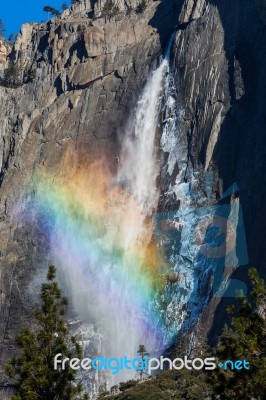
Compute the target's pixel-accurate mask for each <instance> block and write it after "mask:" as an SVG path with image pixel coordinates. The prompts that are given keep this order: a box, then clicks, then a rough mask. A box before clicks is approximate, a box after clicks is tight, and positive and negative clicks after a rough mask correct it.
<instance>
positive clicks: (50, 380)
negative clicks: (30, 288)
mask: <svg viewBox="0 0 266 400" xmlns="http://www.w3.org/2000/svg"><path fill="white" fill-rule="evenodd" d="M55 278H56V269H55V267H54V266H50V267H49V270H48V274H47V282H46V283H44V284H43V285H42V288H41V293H40V299H41V307H40V308H38V309H36V310H35V312H34V315H35V318H36V321H37V326H38V328H37V329H36V330H31V329H30V328H28V327H26V328H23V329H22V330H21V332H20V333H19V335H18V336H17V338H16V342H17V345H18V346H19V348H20V350H21V352H20V355H19V356H18V357H14V358H13V359H12V360H11V362H10V364H9V365H8V366H7V368H6V372H7V373H8V375H9V376H10V377H12V378H13V379H15V380H16V381H17V388H18V390H17V393H16V394H15V395H14V396H13V398H12V400H77V399H80V400H81V399H82V400H85V399H88V396H87V395H82V394H81V393H82V386H81V385H80V384H79V383H78V382H77V376H76V371H75V370H73V369H71V368H70V366H69V364H66V365H65V367H66V368H65V369H64V370H62V369H55V368H54V357H55V355H56V354H58V353H61V354H62V357H68V358H73V357H78V358H81V356H82V354H81V349H80V346H79V345H78V343H77V341H76V339H75V337H72V338H71V340H70V343H69V342H68V327H67V324H66V322H65V320H64V315H65V312H66V306H67V299H66V298H64V297H63V296H62V293H61V290H60V289H59V287H58V284H57V282H56V280H55Z"/></svg>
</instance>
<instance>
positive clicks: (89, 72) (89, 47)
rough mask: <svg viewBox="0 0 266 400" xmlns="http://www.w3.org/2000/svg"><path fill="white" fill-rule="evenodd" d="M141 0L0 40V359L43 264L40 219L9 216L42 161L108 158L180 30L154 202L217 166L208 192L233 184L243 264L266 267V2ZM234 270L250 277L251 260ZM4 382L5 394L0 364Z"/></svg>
mask: <svg viewBox="0 0 266 400" xmlns="http://www.w3.org/2000/svg"><path fill="white" fill-rule="evenodd" d="M138 3H139V2H138V1H137V0H119V1H117V9H116V10H111V11H110V10H106V9H105V8H104V5H105V2H104V0H99V1H88V0H84V1H81V2H80V3H78V4H76V5H74V6H73V7H72V8H71V9H69V10H66V11H65V12H64V13H63V14H62V15H61V16H60V17H58V18H54V19H52V20H51V21H49V22H47V23H42V24H25V25H23V26H22V28H21V32H20V34H19V35H18V37H17V38H16V41H15V44H14V46H13V48H12V49H11V48H10V47H9V45H5V43H3V42H1V41H0V75H1V81H0V110H1V117H0V135H1V136H0V140H1V142H0V143H1V147H0V168H1V169H0V170H1V172H0V193H1V197H0V212H1V217H0V226H1V230H0V235H1V241H0V259H1V267H0V315H1V318H0V359H1V367H3V366H4V365H5V363H6V362H7V360H8V358H9V356H10V354H12V352H14V351H15V347H14V335H15V333H16V332H17V330H18V329H19V328H20V326H21V325H22V324H23V323H24V321H25V320H27V319H28V318H29V317H30V315H31V302H32V296H31V295H30V294H29V283H30V282H32V280H33V279H34V277H36V275H37V276H41V272H40V269H41V268H42V267H43V268H45V267H46V266H47V262H48V261H49V259H47V253H48V244H47V242H46V238H45V237H44V236H41V235H39V232H38V226H37V225H34V223H33V224H32V225H31V227H30V228H29V227H28V226H25V225H23V224H21V223H18V222H17V221H16V219H15V218H14V208H15V206H16V204H17V201H18V200H17V199H18V198H19V196H20V193H21V190H22V187H23V186H24V184H25V182H26V181H27V180H28V179H30V177H31V176H33V173H34V172H35V171H36V170H38V169H40V168H42V169H45V170H47V171H50V173H51V174H53V175H54V176H63V177H64V176H71V174H73V173H74V171H75V170H76V169H78V167H79V164H80V163H81V162H84V159H85V161H86V162H91V161H92V160H96V159H98V158H99V157H102V156H104V157H105V158H106V160H108V164H109V166H110V169H111V170H115V169H116V163H117V157H119V153H120V141H119V139H118V137H117V131H118V129H119V128H120V127H121V126H123V124H124V123H125V117H126V116H127V115H128V113H129V110H130V108H131V106H132V104H134V102H135V101H136V99H137V98H138V95H139V92H140V90H141V89H142V87H143V85H144V83H145V81H146V79H147V77H148V75H149V73H150V71H151V70H152V69H154V68H155V67H156V66H157V65H158V60H159V58H160V56H161V55H162V53H163V51H164V49H165V48H166V46H167V43H168V41H169V38H170V36H171V34H172V33H173V32H174V31H175V30H176V36H175V40H174V45H173V48H172V54H171V64H172V65H171V76H172V78H171V79H172V88H173V87H174V88H175V89H174V92H173V93H172V96H173V97H174V98H175V102H176V105H177V106H176V108H177V109H178V112H177V110H175V113H174V118H175V120H176V137H172V138H171V141H170V140H168V141H167V137H164V138H163V141H162V142H161V143H162V145H161V150H160V154H161V159H162V166H161V172H160V179H159V186H160V191H161V192H160V201H159V210H160V211H162V212H165V211H171V210H176V209H178V207H179V206H180V203H181V205H182V201H183V202H184V201H185V200H184V198H183V197H182V195H178V190H177V189H178V188H177V187H178V185H179V184H180V185H182V184H183V183H185V184H188V185H189V184H190V186H191V185H192V186H191V187H192V188H193V191H194V192H196V193H198V194H199V195H200V196H201V197H202V198H204V196H205V197H206V189H205V187H204V182H205V174H206V172H211V173H212V174H213V186H212V198H213V199H215V198H218V197H220V196H222V195H223V193H224V192H225V191H226V189H227V188H229V187H230V186H231V185H233V184H234V183H235V182H236V183H237V184H238V187H239V190H238V191H237V192H236V193H234V194H232V195H231V197H230V196H229V199H228V198H227V199H226V200H225V203H226V202H227V203H229V202H231V203H233V202H235V201H240V203H241V204H242V207H243V214H244V223H245V231H246V237H247V246H248V255H249V263H250V265H253V266H256V267H257V268H259V269H260V270H261V271H263V267H264V262H265V259H266V254H265V246H264V243H263V236H264V235H263V232H264V226H265V223H266V210H265V202H264V196H265V195H266V193H265V187H266V185H265V183H266V182H265V148H266V146H265V140H266V139H265V138H266V135H265V123H264V122H265V110H266V107H265V95H264V85H265V83H264V82H266V79H265V78H266V77H265V74H266V72H265V68H264V65H265V62H266V60H265V52H264V51H263V48H264V47H265V41H266V32H265V10H266V3H265V1H263V0H261V1H256V0H234V1H233V2H232V1H231V0H222V1H220V0H162V1H148V2H147V7H146V8H145V9H144V10H142V11H141V12H136V9H137V7H138ZM7 55H8V57H7ZM172 91H173V89H172ZM162 120H163V110H162ZM162 124H163V122H162ZM160 134H162V132H161V130H160V129H159V132H158V135H160ZM168 139H169V138H168ZM70 148H71V151H70V150H69V149H70ZM79 157H81V158H79ZM66 160H67V161H66ZM169 188H170V189H171V190H170V189H169ZM173 188H175V189H173ZM27 195H28V196H34V193H28V194H27ZM192 205H193V206H195V203H192ZM197 206H198V205H197ZM46 261H47V262H46ZM229 273H230V274H231V273H232V278H234V279H238V280H240V281H243V282H245V280H246V268H242V267H241V268H236V269H235V268H232V269H229V268H228V272H226V271H225V275H226V274H229ZM200 278H201V283H200V284H199V285H198V286H197V288H196V290H198V291H200V292H201V293H202V292H203V293H205V294H204V296H205V299H209V300H210V298H211V297H212V287H211V283H210V282H211V277H208V278H206V279H205V280H204V279H202V277H200ZM34 282H35V283H36V281H34ZM38 282H39V281H38ZM38 282H37V283H38ZM31 285H32V284H31ZM32 290H33V291H34V288H33V289H31V292H32ZM229 300H230V299H229ZM227 301H228V298H222V299H221V298H220V297H216V298H214V299H212V300H210V304H209V306H208V307H207V308H206V307H205V308H204V307H203V305H202V304H199V306H198V307H199V308H198V313H197V314H196V320H198V317H199V315H200V314H201V312H202V311H203V309H204V314H203V316H202V317H201V319H200V322H199V323H198V324H197V328H196V331H197V329H198V327H202V326H203V327H204V328H206V329H207V330H208V331H209V332H210V337H211V339H213V338H214V339H215V337H216V336H217V334H218V333H219V331H220V329H221V327H222V324H223V321H224V318H225V315H224V314H225V311H224V310H225V305H226V302H227ZM192 322H196V321H195V320H192ZM2 371H3V370H2ZM1 382H2V384H1ZM0 385H2V386H0V387H1V388H2V389H0V390H2V394H1V396H2V398H3V396H8V393H9V390H10V389H9V385H8V383H7V382H6V381H5V377H4V374H3V372H2V373H1V375H0Z"/></svg>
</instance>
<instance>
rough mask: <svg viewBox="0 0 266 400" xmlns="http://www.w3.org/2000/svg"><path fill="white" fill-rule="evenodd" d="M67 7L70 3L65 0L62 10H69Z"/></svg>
mask: <svg viewBox="0 0 266 400" xmlns="http://www.w3.org/2000/svg"><path fill="white" fill-rule="evenodd" d="M67 9H68V5H67V3H66V2H65V1H64V2H63V3H62V6H61V10H62V11H65V10H67Z"/></svg>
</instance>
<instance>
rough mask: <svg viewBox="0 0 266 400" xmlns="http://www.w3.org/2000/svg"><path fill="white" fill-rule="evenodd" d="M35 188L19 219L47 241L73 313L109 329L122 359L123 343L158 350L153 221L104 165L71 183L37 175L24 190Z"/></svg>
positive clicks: (160, 322)
mask: <svg viewBox="0 0 266 400" xmlns="http://www.w3.org/2000/svg"><path fill="white" fill-rule="evenodd" d="M32 182H34V183H32ZM33 186H34V193H35V194H34V196H32V197H31V198H30V199H28V200H27V202H26V209H24V211H23V212H21V213H20V218H21V219H24V222H25V223H27V224H29V223H31V222H32V221H33V219H35V221H36V222H37V224H38V226H39V227H40V229H41V231H42V232H43V234H44V235H45V236H46V237H47V239H48V241H49V247H50V254H49V258H50V259H52V260H53V263H54V264H55V265H56V266H57V267H58V268H59V270H60V272H61V271H62V274H63V277H64V282H65V285H66V287H67V294H68V295H69V296H70V297H71V299H72V300H73V304H74V306H75V309H77V310H78V312H79V311H80V313H81V315H82V316H84V315H87V316H88V317H89V319H90V320H92V321H95V322H96V323H98V324H99V326H100V328H102V327H104V329H105V330H107V331H108V330H110V340H111V339H112V340H117V341H118V343H117V348H118V347H119V343H120V347H121V343H123V345H122V347H121V348H122V350H121V352H124V354H127V342H128V346H129V347H130V346H131V347H132V348H131V347H130V348H129V349H128V353H133V352H134V351H136V346H137V345H138V344H141V343H145V344H146V345H147V347H149V348H150V349H151V348H153V349H159V348H160V349H161V348H162V346H163V344H162V343H163V342H164V335H165V326H164V319H163V317H162V311H161V310H160V308H159V307H158V306H155V304H156V301H155V300H156V299H157V300H158V299H159V297H160V293H161V294H162V293H163V291H164V281H163V279H162V276H161V275H160V274H159V273H158V266H157V254H156V246H155V244H154V242H153V239H152V237H153V227H152V218H151V216H143V215H142V212H141V211H140V209H139V206H138V204H137V203H136V201H135V200H134V198H133V197H132V196H130V195H129V194H128V193H126V191H125V190H122V188H121V187H120V186H119V185H118V184H117V183H116V182H115V181H114V178H113V177H112V176H111V174H110V172H109V171H108V169H107V168H106V167H105V165H104V162H102V161H97V162H94V163H91V164H90V165H89V166H88V165H86V166H83V167H82V166H80V167H79V168H78V170H77V171H76V172H75V173H73V174H72V175H71V177H62V176H58V177H57V175H52V174H50V175H49V174H48V173H47V172H40V171H39V172H38V173H37V174H36V175H35V177H34V179H33V180H31V183H30V182H29V183H28V184H27V186H26V189H25V192H27V193H29V191H32V189H33ZM29 216H30V217H29ZM133 342H134V345H133ZM164 345H165V346H167V345H169V343H164ZM133 347H134V348H133ZM113 351H115V350H113ZM129 355H131V354H129ZM112 356H116V357H117V356H118V354H112Z"/></svg>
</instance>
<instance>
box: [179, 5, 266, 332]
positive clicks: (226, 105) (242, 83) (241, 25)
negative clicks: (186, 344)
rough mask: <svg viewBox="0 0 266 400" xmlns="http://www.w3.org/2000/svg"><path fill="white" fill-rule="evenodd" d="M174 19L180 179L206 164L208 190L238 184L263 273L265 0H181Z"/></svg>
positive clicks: (252, 252)
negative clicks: (181, 152) (182, 153)
mask: <svg viewBox="0 0 266 400" xmlns="http://www.w3.org/2000/svg"><path fill="white" fill-rule="evenodd" d="M179 24H180V29H179V30H178V31H177V35H176V40H175V49H174V74H175V80H176V86H177V91H178V96H179V99H180V105H181V108H182V110H183V114H182V115H183V118H182V119H181V120H180V122H179V129H180V136H181V137H182V138H183V143H184V147H185V148H186V149H187V151H186V157H185V161H184V160H183V162H186V163H187V168H186V173H185V175H184V180H185V181H188V182H189V181H191V179H192V180H193V179H195V177H196V175H197V174H196V175H195V172H196V173H197V172H198V173H199V174H200V176H201V177H202V180H203V181H204V178H203V176H204V174H205V172H206V171H209V172H213V174H214V185H213V190H214V192H216V197H219V196H220V195H221V194H222V193H224V192H225V191H226V190H227V189H228V188H229V187H230V186H231V185H232V184H234V182H236V183H237V184H238V187H239V191H238V192H237V194H235V195H236V196H237V197H238V198H239V201H240V203H241V204H242V207H243V215H244V224H245V232H246V239H247V247H248V256H249V265H251V266H256V268H258V269H259V270H260V272H261V273H262V274H263V275H264V276H265V261H266V253H265V246H264V244H263V237H264V226H265V223H266V213H265V201H264V198H265V195H266V193H265V187H266V186H265V171H266V161H265V145H266V143H265V140H266V135H265V133H266V132H265V123H264V121H265V110H266V107H265V106H266V104H265V101H266V100H265V96H264V91H265V90H264V86H265V68H264V66H265V63H266V58H265V53H264V52H263V51H262V50H261V49H262V48H264V46H265V41H266V31H265V1H249V0H246V1H238V0H236V1H234V2H232V1H230V0H228V1H227V0H223V1H219V0H197V1H193V0H187V1H184V2H183V7H182V10H181V12H180V15H179ZM177 164H179V163H177ZM179 167H180V165H179ZM181 167H182V165H181ZM179 169H180V168H179ZM175 170H176V171H178V168H176V169H175ZM172 179H173V176H172ZM235 195H234V196H235ZM234 196H233V197H234ZM233 197H232V198H231V199H233ZM228 201H230V198H229V199H227V202H228ZM224 274H225V275H226V271H225V272H224ZM246 275H247V266H245V267H241V268H237V270H236V271H235V272H234V273H233V275H232V277H231V278H234V279H237V280H239V281H243V282H245V281H246ZM228 301H230V302H231V301H232V299H231V298H230V299H226V298H222V299H220V298H219V299H218V298H216V299H213V301H212V302H211V305H210V306H209V308H208V309H207V311H206V312H205V314H204V316H203V318H202V323H203V325H204V327H205V328H207V329H209V328H210V326H212V328H211V330H210V337H211V338H212V339H213V340H215V337H216V335H217V334H218V333H220V330H221V327H222V325H223V323H224V319H225V314H226V312H225V309H226V304H227V302H228ZM217 303H219V306H217ZM213 318H214V321H213Z"/></svg>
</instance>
